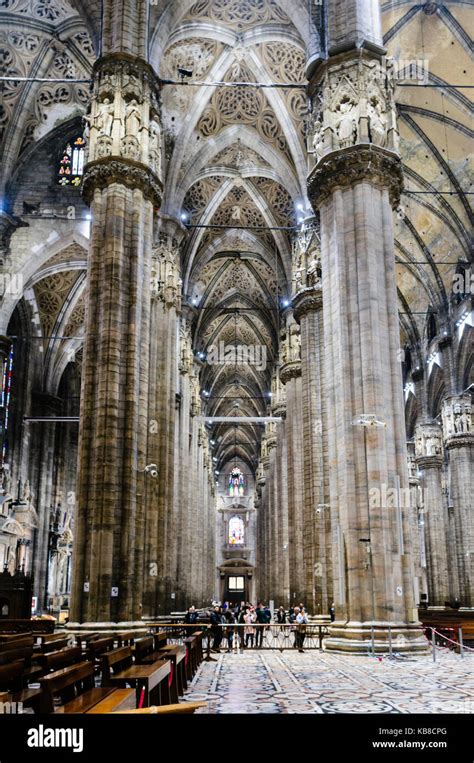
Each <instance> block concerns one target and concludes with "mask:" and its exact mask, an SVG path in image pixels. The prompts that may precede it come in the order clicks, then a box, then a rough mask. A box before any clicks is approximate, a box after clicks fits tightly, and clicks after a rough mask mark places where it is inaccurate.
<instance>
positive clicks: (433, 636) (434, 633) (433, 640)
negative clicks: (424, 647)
mask: <svg viewBox="0 0 474 763" xmlns="http://www.w3.org/2000/svg"><path fill="white" fill-rule="evenodd" d="M428 630H429V631H431V648H432V654H433V662H436V649H450V650H451V651H453V650H454V651H456V652H457V649H459V654H460V655H461V659H463V658H464V652H474V649H473V648H472V647H470V646H466V645H465V644H464V641H463V633H462V628H458V629H457V630H458V640H457V641H455V640H454V639H452V638H449V636H445V634H444V633H441V632H440V631H438V630H436V628H433V627H432V626H431V625H428V626H426V627H425V636H426V638H427V640H428V641H429V640H430V639H429V637H428V635H427V633H426V631H428ZM446 630H447V631H453V633H455V629H454V628H446ZM436 637H438V640H440V639H443V640H444V641H446V642H447V644H446V645H443V644H440V643H438V644H437V643H436ZM448 644H452V645H453V646H448Z"/></svg>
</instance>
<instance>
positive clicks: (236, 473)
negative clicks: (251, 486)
mask: <svg viewBox="0 0 474 763" xmlns="http://www.w3.org/2000/svg"><path fill="white" fill-rule="evenodd" d="M244 490H245V482H244V475H243V474H242V472H241V471H240V469H237V468H236V467H234V469H232V472H231V473H230V475H229V485H228V493H229V495H230V496H234V497H235V498H236V497H238V496H239V495H243V494H244Z"/></svg>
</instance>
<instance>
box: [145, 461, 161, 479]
mask: <svg viewBox="0 0 474 763" xmlns="http://www.w3.org/2000/svg"><path fill="white" fill-rule="evenodd" d="M145 472H146V473H147V474H149V475H150V477H158V467H157V465H156V464H148V466H145Z"/></svg>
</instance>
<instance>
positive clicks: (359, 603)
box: [308, 3, 425, 651]
mask: <svg viewBox="0 0 474 763" xmlns="http://www.w3.org/2000/svg"><path fill="white" fill-rule="evenodd" d="M350 9H351V12H352V10H354V8H353V4H352V3H351V4H350ZM338 18H339V20H340V21H341V23H342V21H343V20H342V16H340V15H339V16H338ZM348 19H349V17H348ZM344 23H345V24H346V26H345V30H346V31H347V32H348V38H347V39H348V40H349V42H351V39H352V38H351V29H352V28H351V29H349V27H348V26H347V25H348V24H349V21H348V20H347V22H344ZM349 26H350V24H349ZM357 27H358V24H357V23H355V26H354V28H353V30H352V31H354V30H356V29H357ZM361 28H362V27H361ZM343 32H344V30H342V31H341V34H340V35H338V38H339V39H340V40H341V44H342V43H344V44H343V47H344V46H345V43H346V42H347V40H345V36H346V35H345V33H343ZM376 38H377V34H375V37H374V39H376ZM339 50H340V49H339ZM339 50H338V51H337V55H336V54H334V55H333V56H330V58H329V59H328V60H327V61H326V62H325V63H324V64H323V65H321V66H320V67H319V68H318V69H317V70H316V72H315V74H314V76H313V79H312V82H311V85H310V88H311V92H312V94H313V147H314V151H315V161H316V165H315V168H314V169H313V171H312V172H311V174H310V176H309V178H308V194H309V197H310V200H311V202H312V204H313V207H314V208H315V209H319V213H320V221H321V269H322V285H323V293H324V304H323V314H324V340H325V341H324V344H325V378H326V384H327V400H328V412H327V418H328V454H329V459H328V460H329V470H330V473H329V477H330V500H329V504H330V506H331V526H332V535H333V539H334V542H333V564H334V587H335V606H336V622H335V623H334V625H333V627H332V628H331V632H330V637H329V638H328V639H327V642H326V645H327V648H328V649H336V650H351V651H366V650H367V648H368V643H370V642H371V640H372V634H373V638H374V646H375V649H376V650H379V651H384V650H387V649H388V641H389V638H388V635H389V626H390V628H391V630H392V637H393V638H395V639H397V638H398V641H399V647H398V648H400V649H403V650H407V651H410V650H416V649H422V650H423V649H425V642H424V640H423V638H422V634H421V631H420V628H419V623H418V621H417V614H416V609H415V602H414V592H413V582H412V562H411V547H410V543H411V541H410V533H409V516H408V512H407V511H406V510H405V509H404V508H403V507H402V506H401V505H400V501H396V506H394V507H393V508H391V507H388V506H387V505H386V502H385V499H384V496H385V495H386V494H387V491H388V490H391V491H398V490H399V489H400V490H403V489H404V488H405V489H407V487H408V474H407V462H406V435H405V421H404V408H403V397H402V380H401V374H400V368H399V366H400V364H399V363H398V362H397V352H398V349H399V325H398V309H397V295H396V280H395V257H394V243H393V228H392V209H391V207H392V206H396V205H398V203H399V198H400V192H401V187H402V182H403V177H402V169H401V162H400V158H399V156H398V153H397V151H398V132H397V127H396V114H395V105H394V98H393V79H392V77H391V74H390V70H389V69H388V68H387V66H386V65H384V62H383V61H382V59H381V55H379V54H378V52H377V51H376V50H375V49H374V48H371V49H367V48H364V49H358V48H356V47H355V44H354V46H353V43H352V42H351V44H350V45H349V49H347V51H346V52H344V53H342V52H339ZM330 52H331V51H330ZM332 52H334V53H336V50H335V49H334V50H333V51H332ZM380 53H382V51H380ZM377 497H378V498H377Z"/></svg>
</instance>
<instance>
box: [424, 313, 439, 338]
mask: <svg viewBox="0 0 474 763" xmlns="http://www.w3.org/2000/svg"><path fill="white" fill-rule="evenodd" d="M426 333H427V337H428V342H431V341H432V340H433V339H434V338H435V336H436V335H437V333H438V327H437V325H436V318H435V317H434V315H433V313H429V314H428V322H427V332H426Z"/></svg>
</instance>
